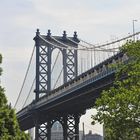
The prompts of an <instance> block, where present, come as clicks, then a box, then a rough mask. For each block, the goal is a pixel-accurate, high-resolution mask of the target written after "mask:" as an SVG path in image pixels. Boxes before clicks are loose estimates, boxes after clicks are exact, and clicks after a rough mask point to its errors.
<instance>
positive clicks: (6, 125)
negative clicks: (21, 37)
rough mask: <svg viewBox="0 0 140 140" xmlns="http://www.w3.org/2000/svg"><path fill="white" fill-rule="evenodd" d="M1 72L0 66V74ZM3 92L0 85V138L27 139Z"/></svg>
mask: <svg viewBox="0 0 140 140" xmlns="http://www.w3.org/2000/svg"><path fill="white" fill-rule="evenodd" d="M1 63H2V56H1V54H0V64H1ZM1 73H2V68H1V67H0V75H1ZM4 92H5V90H4V88H2V86H1V85H0V140H29V136H28V135H27V134H25V133H24V132H22V131H21V130H20V129H19V124H18V121H17V119H16V114H15V110H14V109H12V108H11V106H10V105H8V103H7V99H6V96H5V94H4Z"/></svg>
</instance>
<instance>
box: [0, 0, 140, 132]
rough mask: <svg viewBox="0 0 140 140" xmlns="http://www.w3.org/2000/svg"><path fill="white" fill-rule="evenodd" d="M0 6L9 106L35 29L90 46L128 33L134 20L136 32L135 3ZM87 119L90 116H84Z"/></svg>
mask: <svg viewBox="0 0 140 140" xmlns="http://www.w3.org/2000/svg"><path fill="white" fill-rule="evenodd" d="M0 2H1V4H0V17H1V22H0V29H1V30H0V31H1V33H0V53H2V55H3V64H2V67H3V76H2V78H1V83H2V86H4V87H5V90H6V96H7V98H8V101H9V102H11V103H12V105H14V103H15V100H16V98H17V96H18V93H19V90H20V88H21V85H22V82H23V77H24V75H25V71H26V68H27V65H28V62H29V57H30V54H31V51H32V48H33V46H34V41H33V37H34V36H35V32H36V29H37V28H39V29H40V32H41V34H46V33H47V30H48V29H51V32H52V35H62V33H63V30H66V31H67V34H68V36H72V35H73V32H74V31H77V32H78V37H79V38H81V39H83V40H86V41H88V42H92V43H93V44H96V43H103V42H105V41H109V40H111V39H112V38H114V37H115V38H121V37H124V36H126V35H128V34H130V33H132V32H133V25H132V21H133V20H138V21H137V22H135V31H140V1H139V0H108V1H103V0H98V1H96V0H76V1H75V0H59V1H56V0H24V1H21V0H20V1H19V0H12V1H10V0H4V1H3V0H0ZM89 114H91V113H89ZM89 118H90V115H88V116H87V119H89ZM84 120H85V119H84ZM87 123H89V122H87ZM88 125H89V124H88ZM96 129H97V128H96ZM99 131H100V130H99Z"/></svg>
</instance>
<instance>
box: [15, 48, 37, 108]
mask: <svg viewBox="0 0 140 140" xmlns="http://www.w3.org/2000/svg"><path fill="white" fill-rule="evenodd" d="M34 50H35V46H34V47H33V50H32V53H31V57H30V60H29V64H28V67H27V70H26V73H25V77H24V80H23V83H22V86H21V89H20V92H19V94H18V97H17V99H16V102H15V105H14V108H15V107H16V105H17V103H18V100H19V98H20V96H21V93H22V90H23V87H24V84H25V81H26V78H27V75H28V72H29V69H30V65H31V62H32V58H33V55H34Z"/></svg>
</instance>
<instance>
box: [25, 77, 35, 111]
mask: <svg viewBox="0 0 140 140" xmlns="http://www.w3.org/2000/svg"><path fill="white" fill-rule="evenodd" d="M35 80H36V78H34V80H33V82H32V85H31V88H30V90H29V93H28V95H27V97H26V99H25V102H24V104H23V106H22V109H23V108H24V107H25V105H26V103H27V100H28V98H29V96H30V95H31V91H32V89H33V86H34V83H35Z"/></svg>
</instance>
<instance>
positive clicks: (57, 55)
mask: <svg viewBox="0 0 140 140" xmlns="http://www.w3.org/2000/svg"><path fill="white" fill-rule="evenodd" d="M59 54H60V50H59V52H58V53H57V56H56V58H55V61H54V64H53V66H52V69H51V73H52V72H53V70H54V67H55V65H56V62H57V60H58V57H59Z"/></svg>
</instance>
